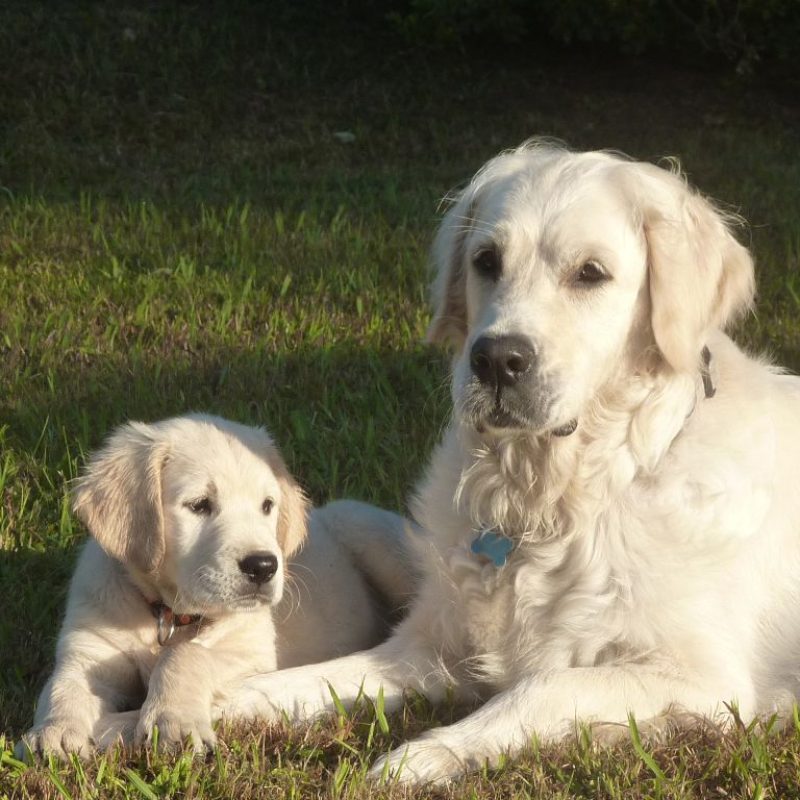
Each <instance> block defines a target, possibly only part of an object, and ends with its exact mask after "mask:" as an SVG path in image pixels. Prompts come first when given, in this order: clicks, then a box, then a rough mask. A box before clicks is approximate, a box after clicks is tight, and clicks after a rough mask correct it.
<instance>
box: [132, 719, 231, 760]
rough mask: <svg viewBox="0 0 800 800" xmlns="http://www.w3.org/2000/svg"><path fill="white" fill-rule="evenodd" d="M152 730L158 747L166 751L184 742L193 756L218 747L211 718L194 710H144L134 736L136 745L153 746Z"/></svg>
mask: <svg viewBox="0 0 800 800" xmlns="http://www.w3.org/2000/svg"><path fill="white" fill-rule="evenodd" d="M153 728H158V746H159V747H163V748H164V749H167V750H175V749H179V748H180V747H182V746H183V743H184V742H185V741H186V740H187V739H188V740H189V743H190V745H191V747H192V749H193V750H194V751H195V752H196V753H202V752H205V751H207V750H213V749H214V747H215V745H216V743H217V736H216V734H215V733H214V728H213V727H212V723H211V715H210V714H202V713H198V711H197V710H196V709H182V710H181V709H169V708H160V709H159V708H153V709H148V708H143V709H142V714H141V717H140V718H139V722H138V723H137V725H136V731H135V733H134V741H135V742H136V744H139V745H141V744H144V745H147V746H152V745H153V743H154V737H153Z"/></svg>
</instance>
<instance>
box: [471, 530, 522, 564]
mask: <svg viewBox="0 0 800 800" xmlns="http://www.w3.org/2000/svg"><path fill="white" fill-rule="evenodd" d="M470 549H471V550H472V552H473V553H475V555H477V556H486V558H488V559H489V560H490V561H491V562H492V563H493V564H494V565H495V566H496V567H502V566H504V565H505V563H506V560H507V558H508V554H509V553H510V552H511V551H512V550H513V549H514V542H513V540H512V539H509V538H508V536H504V535H503V534H502V533H498V532H497V531H492V530H489V531H482V532H481V533H479V534H478V535H477V536H476V537H475V538H474V539H473V540H472V546H471V548H470Z"/></svg>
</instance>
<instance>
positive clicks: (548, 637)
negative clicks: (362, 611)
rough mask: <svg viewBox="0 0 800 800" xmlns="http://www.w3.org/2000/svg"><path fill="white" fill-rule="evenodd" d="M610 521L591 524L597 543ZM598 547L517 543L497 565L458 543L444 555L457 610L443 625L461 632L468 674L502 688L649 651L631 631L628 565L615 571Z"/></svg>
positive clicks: (611, 514)
mask: <svg viewBox="0 0 800 800" xmlns="http://www.w3.org/2000/svg"><path fill="white" fill-rule="evenodd" d="M614 516H615V514H614V512H613V510H611V511H610V512H609V513H608V514H606V515H603V517H602V518H598V519H596V520H595V523H596V525H597V528H598V530H600V531H601V534H600V537H599V538H600V539H605V538H606V537H607V536H608V537H613V533H610V534H609V533H606V532H604V531H603V529H604V528H606V527H608V526H609V525H610V524H611V525H613V520H611V519H610V518H613V517H614ZM602 546H603V545H602V543H600V542H596V543H595V548H597V547H602ZM595 548H592V547H590V548H587V547H585V546H584V542H583V541H582V540H581V541H579V540H577V539H574V540H572V541H568V542H566V541H553V542H547V543H541V542H540V543H521V544H518V545H517V546H516V548H515V549H514V551H512V553H511V554H510V555H509V558H508V561H507V563H506V564H505V565H504V566H501V567H497V566H495V565H494V564H493V563H490V562H487V561H486V560H485V559H483V558H481V557H480V556H476V555H475V554H474V553H472V552H471V550H470V549H469V548H468V547H467V548H465V547H463V546H462V545H453V546H451V547H450V548H449V549H448V550H447V551H446V552H445V553H443V554H442V555H443V559H442V560H443V564H444V566H445V572H446V582H447V585H449V587H450V595H451V597H450V600H451V602H450V603H449V604H448V606H449V608H450V609H457V613H455V614H448V621H447V622H446V623H444V624H445V625H447V626H452V624H453V622H454V621H455V622H456V624H457V625H458V626H459V628H460V637H457V638H456V641H457V642H458V644H460V646H461V648H462V652H461V653H460V654H458V655H459V656H460V658H462V659H465V661H464V663H465V664H466V665H467V666H468V668H470V669H472V670H474V671H475V672H476V673H477V674H478V675H479V676H480V677H481V678H483V679H484V680H488V681H489V682H490V683H491V684H493V685H495V686H497V687H503V686H506V685H508V684H509V683H510V682H512V681H513V680H516V676H519V675H520V674H530V673H531V672H535V671H539V670H550V669H558V668H565V667H570V666H589V665H594V664H598V663H603V662H604V661H608V660H610V659H613V658H616V657H618V656H619V655H620V654H621V652H623V651H624V650H628V649H631V648H635V647H637V646H640V647H647V646H648V645H649V643H648V642H646V637H641V640H640V641H639V642H638V643H637V639H639V638H640V637H639V636H637V634H636V632H635V631H634V630H633V627H634V626H635V617H634V616H633V615H631V614H630V606H631V593H632V591H633V587H631V586H630V584H629V583H628V581H627V579H626V577H625V572H626V566H625V564H624V563H620V564H619V565H618V570H617V569H615V563H614V560H613V558H608V557H598V556H597V553H596V552H594V553H593V552H592V550H594V549H595ZM459 639H460V641H459ZM509 676H511V677H509Z"/></svg>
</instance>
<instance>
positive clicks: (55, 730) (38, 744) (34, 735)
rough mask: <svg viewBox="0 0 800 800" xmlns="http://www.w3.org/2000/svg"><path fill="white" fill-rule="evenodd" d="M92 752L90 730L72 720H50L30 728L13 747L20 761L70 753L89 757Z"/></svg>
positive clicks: (63, 756) (62, 756)
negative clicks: (34, 757) (33, 757)
mask: <svg viewBox="0 0 800 800" xmlns="http://www.w3.org/2000/svg"><path fill="white" fill-rule="evenodd" d="M93 752H94V742H93V741H92V737H91V732H90V731H89V730H88V729H87V728H85V727H84V726H83V725H82V724H81V723H80V722H76V721H73V720H51V721H49V722H46V723H44V724H43V725H39V726H37V727H36V728H31V730H29V731H28V732H27V733H26V734H25V735H24V736H23V737H22V739H21V741H19V742H18V743H17V746H16V747H15V748H14V754H15V755H16V757H17V758H18V759H20V760H21V761H27V760H29V759H30V757H31V756H44V755H54V756H56V757H58V758H64V759H65V758H67V757H68V756H69V754H70V753H76V754H77V755H79V756H80V757H81V758H89V757H90V756H91V755H92V753H93Z"/></svg>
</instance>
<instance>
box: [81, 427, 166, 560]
mask: <svg viewBox="0 0 800 800" xmlns="http://www.w3.org/2000/svg"><path fill="white" fill-rule="evenodd" d="M166 458H167V445H166V443H165V442H163V441H162V440H160V439H159V437H158V435H157V434H156V431H155V428H154V427H153V426H150V425H144V424H142V423H135V422H134V423H128V424H127V425H123V426H122V427H120V428H118V429H117V430H116V431H115V432H114V433H113V434H112V435H111V436H110V438H109V439H108V441H107V442H106V443H105V445H104V446H103V448H102V449H101V450H100V451H99V452H97V453H96V454H95V455H94V456H93V457H92V458H91V460H90V461H89V464H88V466H87V468H86V471H85V473H84V474H83V476H82V477H81V478H80V479H79V480H78V482H77V485H76V486H75V489H74V490H73V500H72V508H73V510H74V511H75V513H76V514H77V515H78V517H79V518H80V520H81V521H82V522H83V523H84V525H86V527H87V528H88V529H89V532H90V533H91V534H92V536H94V538H95V539H96V540H97V542H98V543H99V544H100V546H101V547H102V548H103V550H105V551H106V553H108V554H109V555H110V556H111V557H112V558H115V559H117V560H118V561H121V562H123V563H124V564H130V565H131V566H134V567H136V568H138V569H140V570H142V571H144V572H154V571H156V570H157V569H158V567H159V566H160V565H161V561H162V559H163V558H164V548H165V542H164V510H163V505H162V493H161V472H162V469H163V467H164V463H165V461H166Z"/></svg>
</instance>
